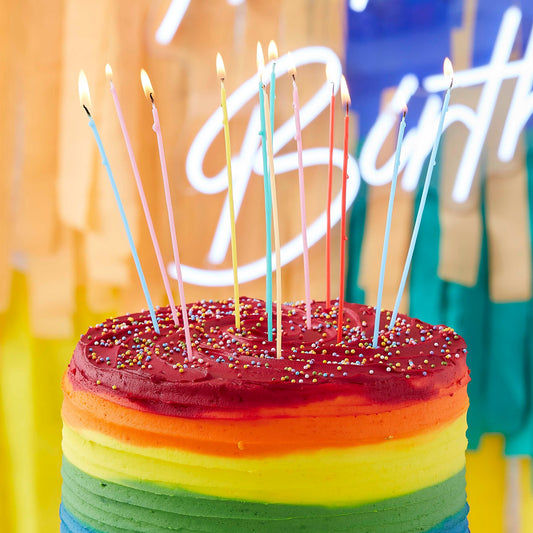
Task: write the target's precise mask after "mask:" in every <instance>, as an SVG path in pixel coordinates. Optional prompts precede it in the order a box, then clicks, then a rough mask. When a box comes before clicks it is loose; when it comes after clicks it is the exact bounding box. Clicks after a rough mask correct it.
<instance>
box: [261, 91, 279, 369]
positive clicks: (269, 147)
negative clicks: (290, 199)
mask: <svg viewBox="0 0 533 533" xmlns="http://www.w3.org/2000/svg"><path fill="white" fill-rule="evenodd" d="M264 98H265V116H266V135H267V152H268V165H269V175H270V190H271V193H272V221H273V226H274V228H273V229H274V246H275V249H276V357H277V358H278V359H281V339H282V335H283V331H282V329H281V241H280V237H279V216H278V199H277V194H276V173H275V172H274V152H273V150H272V128H271V126H270V115H269V114H268V113H267V109H268V95H267V94H265V95H264Z"/></svg>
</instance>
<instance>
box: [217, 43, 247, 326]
mask: <svg viewBox="0 0 533 533" xmlns="http://www.w3.org/2000/svg"><path fill="white" fill-rule="evenodd" d="M216 64H217V74H218V77H219V79H220V105H221V106H222V123H223V124H224V142H225V144H226V168H227V172H228V196H229V217H230V226H231V260H232V263H233V294H234V297H233V300H234V302H235V303H234V306H235V327H236V328H237V329H238V330H239V329H241V311H240V303H239V278H238V272H237V239H236V235H235V208H234V206H233V179H232V176H231V144H230V138H229V121H228V107H227V105H226V88H225V87H224V78H225V77H226V70H225V68H224V61H222V56H221V55H220V54H219V53H217V60H216Z"/></svg>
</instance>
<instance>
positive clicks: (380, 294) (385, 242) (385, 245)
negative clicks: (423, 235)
mask: <svg viewBox="0 0 533 533" xmlns="http://www.w3.org/2000/svg"><path fill="white" fill-rule="evenodd" d="M406 113H407V107H405V108H404V111H403V115H402V120H401V122H400V129H399V131H398V141H397V142H396V153H395V155H394V167H393V171H392V181H391V188H390V193H389V206H388V210H387V222H386V224H385V238H384V239H383V252H382V253H381V268H380V271H379V285H378V299H377V303H376V321H375V323H374V338H373V342H372V346H373V347H374V348H377V346H378V334H379V325H380V324H379V323H380V318H381V300H382V297H383V282H384V279H385V267H386V265H387V250H388V249H389V237H390V230H391V221H392V209H393V206H394V195H395V193H396V183H397V181H398V168H399V166H400V153H401V151H402V142H403V134H404V131H405V115H406Z"/></svg>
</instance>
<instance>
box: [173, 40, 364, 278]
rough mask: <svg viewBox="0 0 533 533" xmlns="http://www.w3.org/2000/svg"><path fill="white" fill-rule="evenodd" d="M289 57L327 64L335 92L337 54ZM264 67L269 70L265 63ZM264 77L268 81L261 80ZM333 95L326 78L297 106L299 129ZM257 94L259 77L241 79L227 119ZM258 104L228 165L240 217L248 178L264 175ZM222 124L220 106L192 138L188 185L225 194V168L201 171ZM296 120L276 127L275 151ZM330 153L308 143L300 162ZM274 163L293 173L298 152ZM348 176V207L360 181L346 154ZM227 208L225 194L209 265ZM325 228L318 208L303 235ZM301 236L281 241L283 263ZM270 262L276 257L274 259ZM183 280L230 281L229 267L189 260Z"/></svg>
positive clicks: (247, 273)
mask: <svg viewBox="0 0 533 533" xmlns="http://www.w3.org/2000/svg"><path fill="white" fill-rule="evenodd" d="M292 59H293V61H294V63H295V64H296V66H302V65H307V64H311V63H319V64H323V65H326V64H328V65H330V67H331V71H332V78H333V79H335V80H337V82H336V84H335V91H338V88H339V80H340V75H341V63H340V60H339V58H338V56H337V55H336V54H335V52H333V51H332V50H330V49H329V48H325V47H318V46H316V47H309V48H301V49H299V50H296V51H294V52H293V53H292ZM288 70H289V62H288V57H287V56H286V55H285V56H282V57H280V58H279V59H278V61H277V66H276V76H283V75H286V74H287V72H288ZM266 72H269V69H268V67H267V69H266ZM265 81H268V80H265ZM330 97H331V86H330V83H329V82H328V81H327V80H325V79H324V83H323V85H322V86H321V87H320V88H319V90H318V91H317V92H316V94H315V95H314V96H313V97H312V98H311V99H310V100H309V101H308V102H307V103H306V104H305V105H304V106H303V107H302V108H301V110H300V118H301V125H302V129H303V128H305V127H306V126H308V125H309V124H310V123H311V122H312V121H313V120H314V119H315V118H316V117H317V116H318V115H320V113H322V111H323V110H324V109H326V108H327V107H328V106H329V100H330ZM254 98H257V78H256V76H254V77H252V78H250V79H249V80H247V81H246V82H244V83H243V84H242V85H241V86H240V87H239V88H238V89H237V90H236V91H235V92H234V93H233V94H231V95H230V96H229V98H228V101H227V105H228V117H229V119H230V120H231V118H232V117H233V116H235V114H236V113H237V112H238V111H239V110H240V109H241V108H242V107H243V106H244V105H245V104H246V103H247V102H249V101H250V100H251V99H254ZM258 111H259V110H258V106H256V107H254V109H253V111H252V113H251V115H250V120H249V122H248V127H247V128H246V133H245V136H244V139H243V142H242V144H241V147H240V151H239V152H238V153H235V155H234V156H233V158H232V168H233V174H234V184H233V187H234V199H235V214H236V217H237V216H238V213H239V210H240V207H241V206H242V202H243V199H244V195H245V193H246V189H247V186H248V182H249V180H250V177H251V175H252V172H254V173H255V174H257V175H259V176H262V175H263V165H262V155H261V150H260V144H259V143H260V137H259V134H258V132H259V129H260V124H259V113H258ZM221 129H222V115H221V110H220V109H217V110H216V111H215V112H214V113H213V114H212V115H211V116H210V117H209V119H208V120H207V122H206V123H205V124H204V126H203V127H202V128H201V129H200V131H199V132H198V134H197V135H196V137H195V139H194V140H193V142H192V144H191V147H190V149H189V153H188V155H187V161H186V173H187V178H188V179H189V182H190V183H191V185H192V186H193V187H194V188H195V189H196V190H197V191H199V192H201V193H203V194H218V193H221V192H226V193H227V178H226V171H225V168H222V169H221V170H220V172H219V173H218V174H217V175H215V176H206V175H205V174H204V171H203V162H204V159H205V157H206V154H207V152H208V150H209V147H210V146H211V144H212V143H213V141H214V139H215V138H216V137H217V135H218V134H219V133H220V131H221ZM294 135H295V130H294V121H293V120H292V119H289V120H287V121H286V122H285V123H284V124H282V125H281V126H279V127H278V128H277V129H276V131H275V132H274V136H273V145H274V154H276V153H278V152H279V151H280V150H281V149H283V148H284V147H285V146H286V145H287V144H288V143H289V142H291V141H292V140H293V139H294ZM328 158H329V152H328V148H327V147H323V148H308V149H306V150H304V151H303V164H304V167H310V166H316V165H327V164H328ZM342 163H343V161H342V150H340V149H335V150H334V152H333V164H334V165H335V166H337V167H338V168H340V169H342ZM274 167H275V170H276V176H281V175H283V174H285V173H287V172H291V171H293V170H295V169H297V168H298V161H297V154H296V152H292V153H288V154H284V155H281V156H277V157H275V158H274ZM348 175H349V177H350V179H349V180H348V186H347V208H348V207H349V206H350V205H351V204H352V202H353V200H354V199H355V197H356V196H357V192H358V190H359V184H360V176H359V171H358V168H357V164H356V162H355V159H354V158H353V157H351V156H350V158H349V162H348ZM340 207H341V198H340V193H339V195H338V196H337V197H336V198H335V199H334V201H333V202H332V226H333V225H335V224H336V223H337V222H338V221H339V220H340V216H341V213H340ZM228 209H229V202H228V197H227V194H226V199H225V202H224V206H223V208H222V212H221V214H220V217H219V221H218V224H217V228H216V231H215V235H214V238H213V241H212V244H211V248H210V251H209V255H208V260H209V261H210V262H211V264H213V265H216V264H220V263H221V262H222V261H223V259H224V257H225V255H226V252H227V249H228V246H229V242H230V233H229V226H228V223H227V221H228ZM325 232H326V213H325V212H324V213H322V214H321V215H320V216H319V217H318V218H317V219H316V220H315V221H313V222H312V223H311V224H310V225H309V226H308V229H307V238H308V242H309V246H312V245H313V244H315V243H316V242H318V241H319V240H320V239H321V238H322V237H323V236H324V235H325ZM302 251H303V250H302V239H301V235H298V236H296V237H295V238H294V239H292V240H291V241H289V242H288V243H286V244H284V245H283V247H282V249H281V263H282V265H285V264H287V263H290V262H291V261H293V260H294V259H296V258H297V257H298V256H300V255H301V254H302ZM273 261H274V258H273ZM265 271H266V258H265V257H263V258H261V259H258V260H256V261H253V262H251V263H248V264H246V265H242V266H240V267H239V280H240V281H241V282H242V283H244V282H246V281H251V280H254V279H258V278H260V277H262V276H264V275H265ZM170 273H171V275H175V266H174V265H171V268H170ZM182 273H183V279H184V280H185V281H187V282H189V283H193V284H196V285H203V286H228V285H231V284H232V283H233V272H232V270H231V269H226V270H209V269H199V268H195V267H192V266H188V265H182Z"/></svg>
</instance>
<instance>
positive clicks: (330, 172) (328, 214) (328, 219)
mask: <svg viewBox="0 0 533 533" xmlns="http://www.w3.org/2000/svg"><path fill="white" fill-rule="evenodd" d="M326 78H327V79H328V81H329V82H330V83H331V101H330V104H329V158H328V196H327V210H326V307H328V308H329V307H330V306H331V189H332V185H333V135H334V131H335V80H334V79H333V75H332V73H331V67H330V65H329V64H328V65H326Z"/></svg>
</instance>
